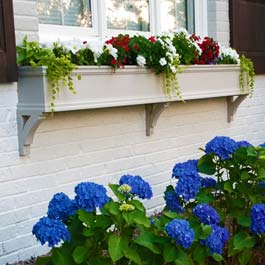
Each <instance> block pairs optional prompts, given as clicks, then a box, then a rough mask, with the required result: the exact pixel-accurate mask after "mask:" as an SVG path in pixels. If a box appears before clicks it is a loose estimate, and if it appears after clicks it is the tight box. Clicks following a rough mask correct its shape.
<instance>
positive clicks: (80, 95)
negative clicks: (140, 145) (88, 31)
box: [17, 65, 249, 155]
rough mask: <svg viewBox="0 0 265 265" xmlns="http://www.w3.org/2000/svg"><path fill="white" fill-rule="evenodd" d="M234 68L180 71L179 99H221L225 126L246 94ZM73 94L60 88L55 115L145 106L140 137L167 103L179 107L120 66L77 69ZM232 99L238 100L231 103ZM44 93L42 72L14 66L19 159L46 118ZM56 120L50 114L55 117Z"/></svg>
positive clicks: (150, 79)
mask: <svg viewBox="0 0 265 265" xmlns="http://www.w3.org/2000/svg"><path fill="white" fill-rule="evenodd" d="M239 73H240V66H237V65H193V66H183V72H182V73H181V74H179V75H178V81H179V84H180V87H181V91H182V97H183V100H185V101H188V100H196V99H206V98H216V97H227V103H228V104H227V105H228V108H227V113H228V122H230V121H231V120H232V118H233V115H234V113H235V111H236V109H237V108H238V106H239V104H240V103H241V102H242V100H243V99H244V98H245V97H246V95H247V94H248V93H249V91H248V90H246V91H244V92H242V90H241V88H240V81H239ZM78 74H80V75H81V76H82V78H81V80H80V81H78V80H77V79H76V78H74V87H75V89H76V91H77V93H76V94H72V92H71V91H69V90H68V89H67V88H65V89H61V91H60V93H59V95H57V99H56V106H55V110H56V112H61V111H74V110H85V109H97V108H109V107H121V106H131V105H145V106H146V107H145V111H146V135H147V136H148V135H150V134H151V133H152V129H153V128H154V126H155V124H156V121H157V119H158V118H159V115H160V114H161V113H162V111H163V110H164V109H165V108H166V107H167V106H168V105H169V103H170V102H178V101H180V102H181V99H179V98H178V97H177V96H175V95H172V96H168V95H165V93H164V79H163V77H162V76H161V75H155V74H154V73H153V72H152V71H151V70H148V69H144V68H140V67H137V66H126V67H125V68H124V69H118V70H116V71H115V73H114V71H113V69H112V68H110V67H108V66H103V67H100V68H99V67H96V66H81V67H79V68H78V69H77V70H76V71H74V72H73V75H78ZM234 96H238V97H237V98H236V99H235V100H234ZM50 103H51V101H50V91H49V89H48V81H47V78H46V69H45V67H39V68H32V67H25V66H24V67H20V69H19V81H18V105H17V118H18V138H19V152H20V155H27V154H28V153H29V147H30V145H31V144H32V142H33V137H34V134H35V131H36V129H37V128H38V125H39V124H40V122H41V121H42V120H43V119H45V117H46V116H47V114H49V113H50ZM55 115H56V113H55Z"/></svg>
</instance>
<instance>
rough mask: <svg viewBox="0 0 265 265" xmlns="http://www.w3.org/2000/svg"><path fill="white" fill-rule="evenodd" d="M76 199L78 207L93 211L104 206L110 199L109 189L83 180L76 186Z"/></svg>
mask: <svg viewBox="0 0 265 265" xmlns="http://www.w3.org/2000/svg"><path fill="white" fill-rule="evenodd" d="M75 193H76V196H75V201H76V204H77V207H78V208H81V209H84V210H86V211H87V212H93V211H95V210H96V208H97V207H99V208H102V207H103V206H104V205H105V204H106V203H107V202H108V201H109V199H110V198H109V197H108V196H107V190H106V189H105V188H104V187H103V186H102V185H99V184H96V183H93V182H81V183H80V184H78V185H77V186H76V187H75Z"/></svg>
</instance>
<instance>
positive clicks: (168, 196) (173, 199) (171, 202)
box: [165, 191, 184, 213]
mask: <svg viewBox="0 0 265 265" xmlns="http://www.w3.org/2000/svg"><path fill="white" fill-rule="evenodd" d="M165 200H166V205H167V207H168V209H169V210H170V211H172V212H177V213H181V212H183V211H184V209H183V207H182V206H181V204H180V201H179V197H178V195H177V194H176V192H175V191H167V192H166V193H165Z"/></svg>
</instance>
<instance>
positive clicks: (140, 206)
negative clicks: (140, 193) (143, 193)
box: [130, 200, 145, 212]
mask: <svg viewBox="0 0 265 265" xmlns="http://www.w3.org/2000/svg"><path fill="white" fill-rule="evenodd" d="M130 204H132V205H133V206H134V207H135V208H136V209H137V210H139V211H141V212H145V208H144V206H143V204H142V203H141V202H140V201H138V200H131V201H130Z"/></svg>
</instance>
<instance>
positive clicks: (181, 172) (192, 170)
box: [172, 159, 198, 178]
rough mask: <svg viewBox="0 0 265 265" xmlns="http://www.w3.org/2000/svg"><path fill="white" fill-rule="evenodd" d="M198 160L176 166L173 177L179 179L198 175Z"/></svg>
mask: <svg viewBox="0 0 265 265" xmlns="http://www.w3.org/2000/svg"><path fill="white" fill-rule="evenodd" d="M197 164H198V160H195V159H194V160H188V161H186V162H183V163H178V164H176V165H175V166H174V168H173V172H172V177H175V178H179V177H182V176H187V175H188V176H191V175H197V174H198V169H197Z"/></svg>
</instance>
